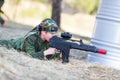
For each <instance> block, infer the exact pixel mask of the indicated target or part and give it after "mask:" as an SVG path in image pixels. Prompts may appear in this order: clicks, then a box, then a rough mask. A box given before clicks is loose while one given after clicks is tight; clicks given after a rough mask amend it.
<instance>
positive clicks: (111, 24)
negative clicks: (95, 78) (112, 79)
mask: <svg viewBox="0 0 120 80" xmlns="http://www.w3.org/2000/svg"><path fill="white" fill-rule="evenodd" d="M91 44H92V45H95V46H96V47H100V48H103V49H106V50H107V54H106V55H101V54H95V53H90V54H89V55H88V58H87V60H88V61H89V62H96V63H100V64H104V65H109V66H111V67H114V68H117V69H120V0H114V1H113V0H101V1H100V4H99V9H98V13H97V16H96V22H95V29H94V33H93V37H92V40H91Z"/></svg>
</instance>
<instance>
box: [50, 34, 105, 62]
mask: <svg viewBox="0 0 120 80" xmlns="http://www.w3.org/2000/svg"><path fill="white" fill-rule="evenodd" d="M71 37H72V34H70V33H68V32H64V33H62V34H61V37H57V36H53V37H52V38H51V39H50V41H49V45H50V47H53V48H56V49H58V50H60V51H61V52H62V63H67V62H69V52H70V49H78V50H83V51H90V52H94V53H99V54H106V50H104V49H100V48H97V47H95V46H92V45H87V44H84V43H83V41H82V40H80V41H77V40H72V39H70V38H71ZM75 42H79V44H78V43H75Z"/></svg>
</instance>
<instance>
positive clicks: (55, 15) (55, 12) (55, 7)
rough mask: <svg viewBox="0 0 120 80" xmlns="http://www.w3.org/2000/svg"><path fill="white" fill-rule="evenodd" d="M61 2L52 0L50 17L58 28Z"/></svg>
mask: <svg viewBox="0 0 120 80" xmlns="http://www.w3.org/2000/svg"><path fill="white" fill-rule="evenodd" d="M61 2H62V0H52V19H53V20H55V21H56V23H57V25H58V26H59V28H60V19H61Z"/></svg>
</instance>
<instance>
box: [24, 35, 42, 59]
mask: <svg viewBox="0 0 120 80" xmlns="http://www.w3.org/2000/svg"><path fill="white" fill-rule="evenodd" d="M34 42H35V37H34V36H33V37H30V38H27V39H26V40H25V42H24V49H25V52H27V53H28V54H30V55H31V56H32V57H34V58H39V59H44V53H43V51H44V50H41V51H39V52H36V51H35V46H34V45H35V43H34Z"/></svg>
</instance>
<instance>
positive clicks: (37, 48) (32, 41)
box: [0, 30, 60, 59]
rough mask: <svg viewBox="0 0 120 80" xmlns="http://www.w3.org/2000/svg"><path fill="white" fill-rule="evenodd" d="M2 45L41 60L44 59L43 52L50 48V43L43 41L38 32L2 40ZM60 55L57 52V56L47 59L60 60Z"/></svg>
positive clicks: (50, 56) (33, 31) (0, 41)
mask: <svg viewBox="0 0 120 80" xmlns="http://www.w3.org/2000/svg"><path fill="white" fill-rule="evenodd" d="M0 45H2V46H6V47H7V48H14V49H16V50H18V51H24V52H26V53H27V54H30V55H31V56H32V57H34V58H39V59H44V53H43V51H44V50H46V49H48V48H49V45H48V42H47V41H43V40H42V39H41V37H40V33H39V31H37V30H32V31H30V32H29V33H27V34H26V35H25V36H24V37H20V38H13V39H10V40H0ZM59 54H60V52H57V53H56V54H55V55H49V56H47V58H48V59H53V58H58V57H59Z"/></svg>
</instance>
